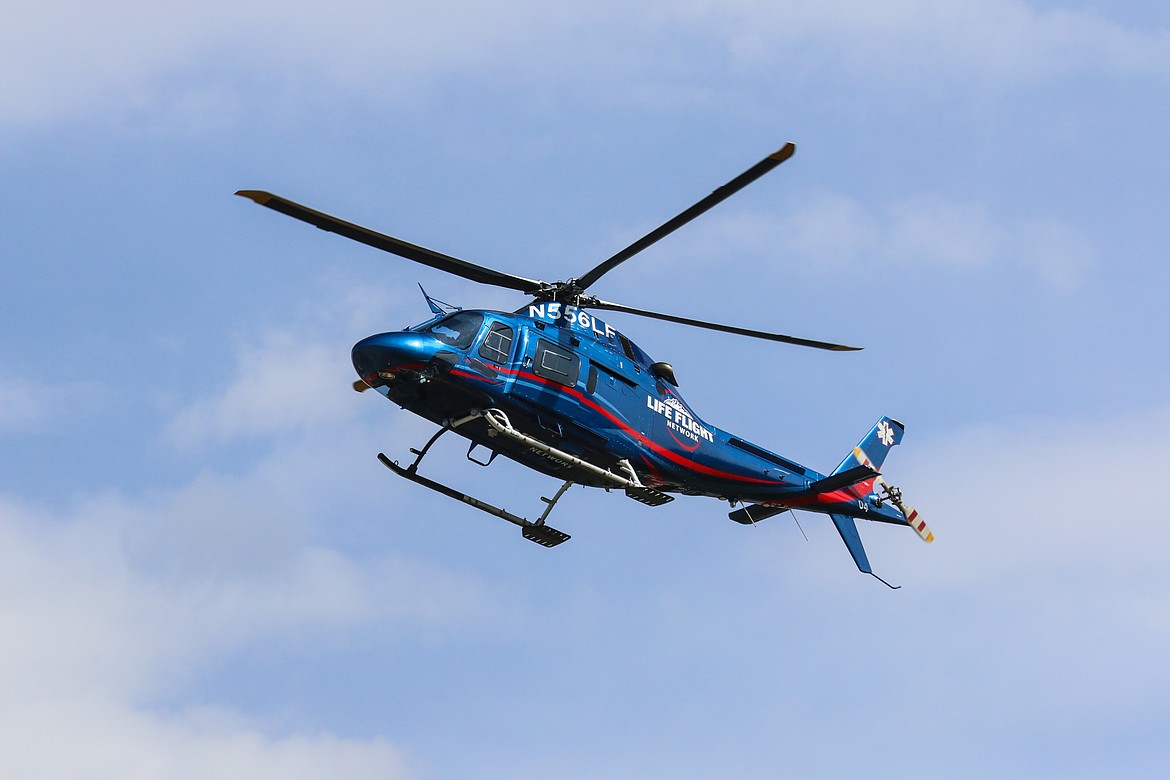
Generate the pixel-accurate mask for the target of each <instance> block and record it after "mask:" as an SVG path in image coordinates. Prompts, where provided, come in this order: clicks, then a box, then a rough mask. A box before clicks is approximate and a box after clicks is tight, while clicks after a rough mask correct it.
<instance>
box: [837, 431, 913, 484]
mask: <svg viewBox="0 0 1170 780" xmlns="http://www.w3.org/2000/svg"><path fill="white" fill-rule="evenodd" d="M905 431H906V426H904V425H902V423H900V422H898V421H897V420H895V419H894V418H892V417H883V418H882V419H880V420H878V421H877V423H876V424H875V425H874V426H873V428H871V429H870V431H869V433H867V434H866V435H865V438H864V439H862V440H861V441H860V442H859V443H858V445H857V446H856V447H854V448H853V451H852V452H850V453H849V454H848V455H846V456H845V460H843V461H841V465H840V466H838V467H837V468H836V470H835V471H833V473H834V474H840V473H841V472H843V471H848V470H849V469H852V468H857V467H858V466H869V467H870V468H871V469H874V470H875V471H880V470H881V467H882V463H884V462H885V460H886V455H887V454H889V452H890V448H891V447H896V446H898V444H899V443H901V441H902V434H903V433H905Z"/></svg>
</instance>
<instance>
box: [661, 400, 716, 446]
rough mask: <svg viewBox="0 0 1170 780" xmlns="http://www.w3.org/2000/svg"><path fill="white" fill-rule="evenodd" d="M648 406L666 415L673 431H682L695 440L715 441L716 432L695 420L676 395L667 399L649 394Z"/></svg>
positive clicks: (668, 426)
mask: <svg viewBox="0 0 1170 780" xmlns="http://www.w3.org/2000/svg"><path fill="white" fill-rule="evenodd" d="M646 406H648V407H649V408H650V409H652V410H654V411H655V412H658V414H661V415H662V416H663V417H665V418H666V426H667V428H669V429H670V430H671V431H675V432H677V433H681V434H682V435H683V436H686V437H687V438H688V439H690V440H691V441H694V442H699V441H709V442H714V441H715V434H714V433H713V432H712V431H711V430H710V429H708V428H706V427H704V426H702V425H699V423H697V422H695V418H694V417H693V416H692V415H691V413H690V411H689V410H688V409H687V408H686V407H685V406H683V404H682V402H681V401H679V400H678V399H677V398H675V397H674V396H667V397H666V400H665V401H663V400H660V399H658V398H653V397H651V396H647V397H646Z"/></svg>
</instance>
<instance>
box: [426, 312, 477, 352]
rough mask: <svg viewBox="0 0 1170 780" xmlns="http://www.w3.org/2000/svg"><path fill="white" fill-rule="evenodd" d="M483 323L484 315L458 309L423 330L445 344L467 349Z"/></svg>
mask: <svg viewBox="0 0 1170 780" xmlns="http://www.w3.org/2000/svg"><path fill="white" fill-rule="evenodd" d="M480 325H483V315H482V314H477V313H475V312H473V311H457V312H455V313H454V314H452V315H451V316H449V317H444V318H443V319H441V320H439V321H438V322H436V323H435V324H434V325H431V326H430V327H428V328H425V329H424V330H423V333H429V334H431V335H432V336H434V337H435V338H437V339H438V340H439V341H441V342H443V343H444V344H448V345H450V346H452V347H455V348H456V349H467V348H468V347H470V346H471V342H472V341H474V340H475V334H476V333H479V326H480Z"/></svg>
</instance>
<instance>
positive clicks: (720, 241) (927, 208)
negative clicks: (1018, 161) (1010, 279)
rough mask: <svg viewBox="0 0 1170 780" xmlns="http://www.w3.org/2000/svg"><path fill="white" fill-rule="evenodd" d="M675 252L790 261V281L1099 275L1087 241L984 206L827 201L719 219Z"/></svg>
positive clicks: (1069, 230) (824, 197) (1061, 279)
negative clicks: (929, 274) (887, 272)
mask: <svg viewBox="0 0 1170 780" xmlns="http://www.w3.org/2000/svg"><path fill="white" fill-rule="evenodd" d="M693 232H694V240H693V241H692V242H690V244H688V245H687V246H686V247H682V248H681V249H680V250H677V251H678V252H679V254H682V253H684V252H685V253H686V254H689V255H692V256H695V257H703V258H711V257H721V256H728V255H732V254H742V255H744V256H748V257H784V258H788V259H786V261H785V269H786V272H789V273H791V272H792V271H794V270H795V269H798V268H800V267H801V263H802V262H808V263H811V264H812V265H813V267H817V268H824V267H833V266H838V267H842V266H843V267H856V268H869V267H875V266H876V267H882V268H893V267H919V268H935V269H938V270H946V271H949V272H956V273H971V272H977V271H979V270H981V269H985V268H998V269H1003V268H1012V267H1017V268H1022V269H1025V270H1027V271H1029V272H1030V273H1032V274H1033V275H1034V276H1035V277H1036V278H1037V280H1038V281H1040V282H1041V283H1043V284H1045V285H1048V286H1051V287H1053V288H1055V289H1058V290H1062V291H1065V292H1068V291H1072V290H1075V289H1077V288H1078V287H1079V285H1080V284H1081V282H1082V281H1083V279H1084V278H1085V277H1086V275H1088V274H1089V273H1091V272H1092V270H1093V267H1094V265H1095V257H1094V251H1093V249H1092V247H1091V245H1090V242H1089V241H1088V239H1087V238H1086V237H1085V236H1084V235H1083V234H1082V233H1081V232H1080V231H1078V230H1077V229H1076V228H1074V227H1072V226H1071V225H1068V224H1066V223H1063V222H1060V221H1057V220H1051V219H1033V218H1028V217H1021V216H1004V215H998V214H992V213H990V212H989V211H988V209H987V208H986V207H985V206H984V205H983V204H982V203H978V202H953V201H948V200H946V199H944V198H941V197H938V196H934V195H916V196H912V197H909V198H904V199H901V200H897V201H892V202H890V203H886V204H883V205H879V206H873V207H867V206H865V205H863V204H861V203H860V202H858V201H856V200H853V199H851V198H847V197H843V196H840V195H836V194H832V193H823V194H821V195H819V196H816V197H814V198H812V199H810V200H809V201H808V202H806V203H804V204H803V205H801V206H800V207H799V208H798V209H797V210H796V211H794V212H792V213H791V214H789V215H788V216H786V217H781V218H777V217H776V216H775V214H772V213H764V212H758V211H740V212H737V213H735V214H731V215H728V216H724V215H722V214H715V215H712V216H711V217H710V218H709V219H708V221H707V222H705V223H703V224H701V225H697V226H695V229H694V231H693Z"/></svg>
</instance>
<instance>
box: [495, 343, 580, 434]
mask: <svg viewBox="0 0 1170 780" xmlns="http://www.w3.org/2000/svg"><path fill="white" fill-rule="evenodd" d="M522 341H523V343H522V345H521V347H520V351H519V353H518V357H517V362H519V363H520V369H521V370H520V381H517V382H515V383H514V384H513V385H512V386H511V388H510V391H511V392H512V393H513V394H515V395H517V396H519V397H520V398H523V399H524V400H526V401H528V402H529V403H533V404H536V405H537V406H542V407H545V408H547V409H550V410H559V411H560V412H561V413H562V414H563V413H566V412H569V413H571V411H570V407H572V406H574V405H575V404H574V403H573V401H572V400H571V399H570V397H569V396H567V395H566V394H565V393H564V392H562V389H563V388H569V387H576V386H577V382H578V380H579V379H580V377H581V358H580V356H579V355H577V353H576V352H573V351H572V350H570V349H568V348H567V347H562V346H561V345H559V344H557V343H556V342H553V341H549V340H548V339H545V338H542V337H541V336H540V335H539V333H537V332H534V331H531V330H527V329H526V330H525V331H524V333H523V340H522ZM534 379H535V380H537V381H533V380H534ZM540 380H543V381H540Z"/></svg>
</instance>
